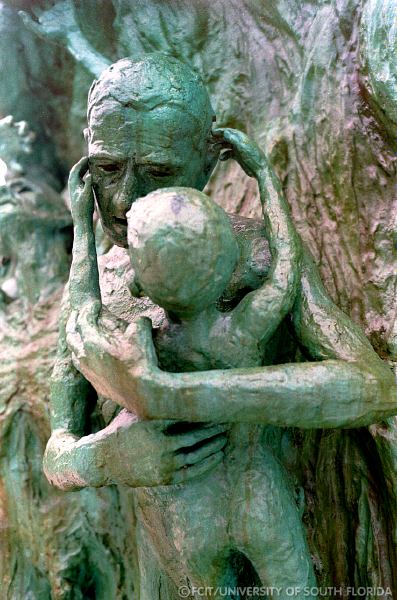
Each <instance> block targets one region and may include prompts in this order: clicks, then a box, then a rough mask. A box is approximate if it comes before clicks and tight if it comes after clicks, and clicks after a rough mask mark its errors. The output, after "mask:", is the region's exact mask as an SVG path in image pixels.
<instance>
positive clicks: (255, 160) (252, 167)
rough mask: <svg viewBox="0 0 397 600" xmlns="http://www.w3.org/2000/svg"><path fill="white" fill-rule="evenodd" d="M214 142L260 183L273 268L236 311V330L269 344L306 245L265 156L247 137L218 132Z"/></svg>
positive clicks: (289, 300)
mask: <svg viewBox="0 0 397 600" xmlns="http://www.w3.org/2000/svg"><path fill="white" fill-rule="evenodd" d="M214 134H215V136H216V137H217V138H218V137H221V138H222V141H223V143H224V144H226V145H228V146H231V149H230V150H229V151H227V152H229V154H228V155H227V156H228V157H229V156H230V157H231V158H235V159H236V160H237V161H238V162H239V163H240V164H241V166H242V167H243V168H244V170H245V171H246V172H247V174H248V175H250V176H252V177H255V178H256V180H257V182H258V187H259V195H260V200H261V204H262V212H263V218H264V221H265V227H266V231H267V234H268V241H269V246H270V252H271V255H272V263H271V269H270V272H269V274H268V276H267V278H266V281H265V282H264V284H263V285H262V286H261V287H260V288H259V289H257V290H255V291H252V292H250V293H249V294H247V295H246V296H245V297H244V298H243V299H242V300H241V302H240V303H239V304H238V306H237V307H236V308H235V309H234V310H233V311H232V315H231V318H232V320H233V323H234V326H233V330H238V331H242V332H244V333H247V334H248V335H249V336H250V337H251V339H252V338H254V339H255V338H256V339H257V340H258V342H263V341H266V340H270V338H271V337H272V336H273V334H274V333H275V331H276V329H277V327H278V326H279V325H280V323H281V322H282V321H283V319H284V318H285V317H286V315H287V314H288V313H289V312H290V311H291V309H292V306H293V304H294V302H295V298H296V292H297V289H298V286H299V282H300V270H301V266H300V263H301V242H300V239H299V236H298V234H297V232H296V230H295V227H294V225H293V223H292V219H291V216H290V211H289V207H288V205H287V201H286V199H285V197H284V194H283V192H282V190H281V185H280V182H279V180H278V178H277V176H276V174H275V173H274V171H273V169H272V168H271V166H270V165H269V163H268V161H267V159H266V157H265V155H264V153H263V152H262V151H261V150H260V148H258V146H257V145H256V144H255V143H254V142H252V141H251V140H250V139H249V138H248V137H247V136H246V135H245V134H244V133H242V132H240V131H237V130H235V129H217V130H215V132H214Z"/></svg>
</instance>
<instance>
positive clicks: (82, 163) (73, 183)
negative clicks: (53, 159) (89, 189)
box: [69, 156, 91, 192]
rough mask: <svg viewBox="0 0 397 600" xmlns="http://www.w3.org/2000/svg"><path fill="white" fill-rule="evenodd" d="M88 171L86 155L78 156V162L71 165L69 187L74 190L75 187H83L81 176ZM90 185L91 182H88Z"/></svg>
mask: <svg viewBox="0 0 397 600" xmlns="http://www.w3.org/2000/svg"><path fill="white" fill-rule="evenodd" d="M87 171H88V156H83V158H80V160H79V162H78V163H76V164H75V165H74V167H72V170H71V171H70V175H69V189H70V191H71V192H72V191H74V190H75V189H76V188H78V187H81V188H83V177H84V175H85V174H86V173H87ZM90 186H91V183H90Z"/></svg>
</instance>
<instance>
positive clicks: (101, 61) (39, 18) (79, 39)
mask: <svg viewBox="0 0 397 600" xmlns="http://www.w3.org/2000/svg"><path fill="white" fill-rule="evenodd" d="M31 12H32V13H33V16H34V17H35V18H36V20H34V19H33V18H32V15H31V14H30V13H28V12H24V11H20V13H19V14H20V16H21V18H22V20H23V22H24V24H25V25H26V27H28V28H29V29H30V30H31V31H33V33H35V34H36V35H38V36H40V37H42V38H44V39H46V40H50V41H53V42H56V43H59V44H61V45H62V46H64V47H66V48H67V50H68V51H69V52H70V54H71V55H72V56H73V58H74V59H75V60H76V61H77V62H78V63H79V64H81V65H82V66H84V67H85V68H86V69H87V70H88V71H89V72H90V73H91V74H92V75H93V77H99V75H100V74H101V73H102V71H103V70H104V69H106V68H107V67H108V66H109V65H110V61H109V60H108V59H107V58H105V57H104V56H103V55H102V54H100V53H99V52H97V50H95V48H93V47H92V46H91V44H90V43H89V41H88V40H87V38H86V37H84V35H83V33H82V31H81V29H80V27H79V24H78V21H77V19H76V15H75V8H74V5H73V2H72V0H61V1H60V2H57V3H55V4H54V3H53V2H52V1H51V0H47V1H46V3H45V8H44V9H42V8H40V7H39V6H33V7H32V8H31Z"/></svg>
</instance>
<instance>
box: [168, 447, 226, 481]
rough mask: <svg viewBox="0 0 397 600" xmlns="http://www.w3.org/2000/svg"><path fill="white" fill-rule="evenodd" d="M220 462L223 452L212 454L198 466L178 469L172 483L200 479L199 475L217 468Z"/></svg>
mask: <svg viewBox="0 0 397 600" xmlns="http://www.w3.org/2000/svg"><path fill="white" fill-rule="evenodd" d="M222 460H223V452H222V451H219V452H216V453H215V454H212V455H211V456H209V457H208V458H206V459H204V460H203V461H201V462H200V463H198V464H195V465H192V466H190V467H187V468H186V467H184V468H182V469H179V471H176V472H175V473H174V476H173V478H172V483H173V484H177V483H184V482H185V481H189V480H190V479H194V478H195V477H200V476H201V475H204V473H207V472H208V471H211V470H212V469H214V468H215V467H216V466H218V465H219V463H221V462H222Z"/></svg>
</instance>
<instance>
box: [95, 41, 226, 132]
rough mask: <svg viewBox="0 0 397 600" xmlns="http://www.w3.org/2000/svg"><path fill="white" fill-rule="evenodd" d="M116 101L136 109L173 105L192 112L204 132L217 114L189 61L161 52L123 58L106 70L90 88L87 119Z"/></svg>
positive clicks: (151, 108)
mask: <svg viewBox="0 0 397 600" xmlns="http://www.w3.org/2000/svg"><path fill="white" fill-rule="evenodd" d="M113 102H117V103H119V104H120V105H121V106H124V107H125V108H132V109H133V110H136V111H152V110H154V109H159V108H163V107H166V106H167V107H174V108H177V109H180V110H182V111H183V112H186V113H187V114H188V115H190V116H191V117H192V118H193V119H194V120H195V121H196V122H197V125H198V126H199V127H200V128H201V130H202V131H203V132H208V131H209V130H210V129H211V123H212V121H213V120H214V118H215V114H214V110H213V108H212V106H211V101H210V98H209V95H208V93H207V90H206V88H205V86H204V83H203V81H202V80H201V78H200V77H199V76H198V75H197V74H196V73H194V72H193V71H192V70H191V69H190V68H189V67H188V66H187V65H186V64H184V63H182V62H181V61H179V60H177V59H176V58H174V57H172V56H169V55H167V54H163V53H161V52H156V53H153V54H147V55H146V56H145V57H144V58H142V59H141V60H133V59H132V58H123V59H121V60H119V61H117V62H116V63H114V64H112V65H111V66H110V67H108V68H107V69H106V70H105V71H103V73H102V74H101V76H100V78H99V79H98V80H97V81H95V82H94V83H93V85H92V87H91V89H90V92H89V96H88V119H89V120H90V117H91V114H92V113H97V114H98V113H100V112H101V111H102V110H106V105H107V104H109V103H110V104H112V103H113Z"/></svg>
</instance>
